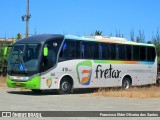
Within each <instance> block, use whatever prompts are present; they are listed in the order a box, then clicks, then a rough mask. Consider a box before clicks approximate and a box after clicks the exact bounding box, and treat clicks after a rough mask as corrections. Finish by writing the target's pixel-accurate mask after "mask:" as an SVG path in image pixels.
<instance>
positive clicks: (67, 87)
mask: <svg viewBox="0 0 160 120" xmlns="http://www.w3.org/2000/svg"><path fill="white" fill-rule="evenodd" d="M71 90H72V85H71V83H70V82H68V81H67V80H65V79H64V80H62V81H61V83H60V89H59V94H69V93H71Z"/></svg>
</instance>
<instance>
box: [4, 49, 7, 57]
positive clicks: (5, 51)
mask: <svg viewBox="0 0 160 120" xmlns="http://www.w3.org/2000/svg"><path fill="white" fill-rule="evenodd" d="M7 51H8V47H5V48H4V56H6V55H7Z"/></svg>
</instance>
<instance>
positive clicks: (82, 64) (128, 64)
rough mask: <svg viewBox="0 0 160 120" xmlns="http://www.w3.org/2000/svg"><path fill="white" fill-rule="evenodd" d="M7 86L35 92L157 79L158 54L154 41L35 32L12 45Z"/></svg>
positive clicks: (107, 85)
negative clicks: (36, 33)
mask: <svg viewBox="0 0 160 120" xmlns="http://www.w3.org/2000/svg"><path fill="white" fill-rule="evenodd" d="M7 73H8V77H7V85H8V87H11V88H27V89H31V90H32V91H34V92H40V91H41V90H48V89H58V91H59V93H60V94H68V93H70V92H72V91H73V89H75V88H99V87H122V88H124V89H128V88H129V87H130V86H138V85H147V84H154V83H156V76H157V56H156V49H155V46H154V45H153V44H144V43H136V42H130V41H127V40H126V39H124V38H116V37H103V36H88V37H87V36H86V37H77V36H72V35H36V36H31V37H28V38H24V39H22V40H19V41H17V42H16V43H15V44H14V45H13V46H12V49H11V52H10V56H9V60H8V67H7Z"/></svg>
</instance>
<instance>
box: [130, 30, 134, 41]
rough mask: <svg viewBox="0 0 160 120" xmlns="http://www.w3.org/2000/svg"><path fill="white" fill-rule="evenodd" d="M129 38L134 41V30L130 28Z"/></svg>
mask: <svg viewBox="0 0 160 120" xmlns="http://www.w3.org/2000/svg"><path fill="white" fill-rule="evenodd" d="M130 39H131V41H133V42H134V30H133V29H132V30H131V32H130Z"/></svg>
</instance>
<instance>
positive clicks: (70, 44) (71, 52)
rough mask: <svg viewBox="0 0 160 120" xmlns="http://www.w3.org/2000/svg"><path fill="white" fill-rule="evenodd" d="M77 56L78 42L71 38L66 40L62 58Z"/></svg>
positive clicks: (61, 54)
mask: <svg viewBox="0 0 160 120" xmlns="http://www.w3.org/2000/svg"><path fill="white" fill-rule="evenodd" d="M74 58H76V42H75V41H71V40H66V41H65V42H64V44H63V46H62V49H61V53H60V59H61V60H68V59H74Z"/></svg>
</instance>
